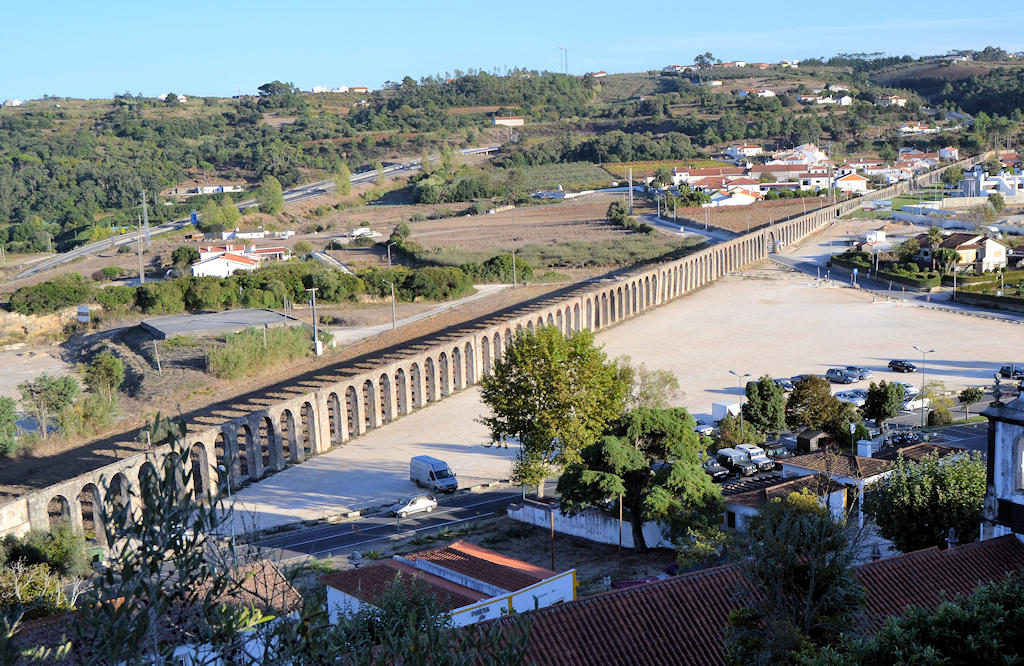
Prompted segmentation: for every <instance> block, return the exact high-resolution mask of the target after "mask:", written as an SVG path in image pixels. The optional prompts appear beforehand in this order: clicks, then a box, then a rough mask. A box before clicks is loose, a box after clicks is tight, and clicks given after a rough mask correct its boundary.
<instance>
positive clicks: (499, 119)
mask: <svg viewBox="0 0 1024 666" xmlns="http://www.w3.org/2000/svg"><path fill="white" fill-rule="evenodd" d="M491 124H492V125H505V126H506V127H520V126H522V125H525V124H526V119H525V118H524V117H523V116H494V117H492V118H491Z"/></svg>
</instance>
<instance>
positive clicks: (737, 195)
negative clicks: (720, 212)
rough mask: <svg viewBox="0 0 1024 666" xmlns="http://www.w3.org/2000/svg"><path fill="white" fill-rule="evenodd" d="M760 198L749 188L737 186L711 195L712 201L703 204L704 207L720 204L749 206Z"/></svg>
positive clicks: (714, 206)
mask: <svg viewBox="0 0 1024 666" xmlns="http://www.w3.org/2000/svg"><path fill="white" fill-rule="evenodd" d="M757 200H758V197H757V196H756V195H753V194H751V193H750V192H748V191H747V190H743V189H740V188H736V189H734V190H727V191H718V192H715V193H714V194H712V195H711V203H706V204H703V207H704V208H718V207H720V206H749V205H750V204H752V203H754V202H755V201H757Z"/></svg>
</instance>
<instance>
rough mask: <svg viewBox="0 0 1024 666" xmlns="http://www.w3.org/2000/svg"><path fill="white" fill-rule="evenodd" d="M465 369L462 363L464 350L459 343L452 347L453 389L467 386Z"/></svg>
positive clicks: (457, 389)
mask: <svg viewBox="0 0 1024 666" xmlns="http://www.w3.org/2000/svg"><path fill="white" fill-rule="evenodd" d="M465 376H466V373H465V369H464V368H463V365H462V350H461V349H459V346H458V345H455V347H454V348H453V349H452V391H460V390H462V389H463V388H464V387H465V384H464V383H463V382H464V381H465V379H464V378H465Z"/></svg>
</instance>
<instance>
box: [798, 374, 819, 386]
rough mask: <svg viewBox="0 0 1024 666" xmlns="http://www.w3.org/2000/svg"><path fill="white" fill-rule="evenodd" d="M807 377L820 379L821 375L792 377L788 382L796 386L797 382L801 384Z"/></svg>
mask: <svg viewBox="0 0 1024 666" xmlns="http://www.w3.org/2000/svg"><path fill="white" fill-rule="evenodd" d="M808 377H821V375H794V376H793V377H792V379H791V380H790V381H792V382H793V383H794V384H796V383H797V382H802V381H803V380H805V379H807V378H808Z"/></svg>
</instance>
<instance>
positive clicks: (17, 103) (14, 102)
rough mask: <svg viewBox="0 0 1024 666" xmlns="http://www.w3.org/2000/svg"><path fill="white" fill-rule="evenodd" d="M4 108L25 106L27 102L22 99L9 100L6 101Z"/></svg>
mask: <svg viewBox="0 0 1024 666" xmlns="http://www.w3.org/2000/svg"><path fill="white" fill-rule="evenodd" d="M3 106H25V102H23V101H22V100H20V99H7V100H4V103H3Z"/></svg>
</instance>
